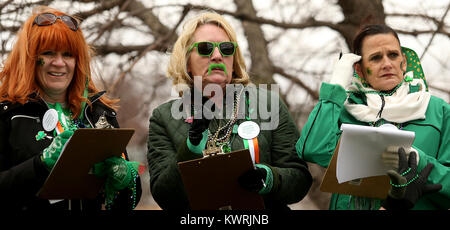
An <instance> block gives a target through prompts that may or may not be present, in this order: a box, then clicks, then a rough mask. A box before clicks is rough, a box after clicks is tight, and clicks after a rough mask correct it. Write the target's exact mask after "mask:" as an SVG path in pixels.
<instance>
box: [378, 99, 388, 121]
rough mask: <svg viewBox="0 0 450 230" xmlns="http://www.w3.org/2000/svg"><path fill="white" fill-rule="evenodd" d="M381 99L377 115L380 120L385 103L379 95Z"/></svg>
mask: <svg viewBox="0 0 450 230" xmlns="http://www.w3.org/2000/svg"><path fill="white" fill-rule="evenodd" d="M380 97H381V109H380V111H379V112H378V114H377V117H379V118H381V114H382V113H383V109H384V105H385V104H386V102H385V101H384V96H383V95H380Z"/></svg>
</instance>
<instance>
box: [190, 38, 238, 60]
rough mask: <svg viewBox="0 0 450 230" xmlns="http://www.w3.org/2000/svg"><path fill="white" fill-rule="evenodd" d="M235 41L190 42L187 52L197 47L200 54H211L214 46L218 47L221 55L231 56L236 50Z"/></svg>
mask: <svg viewBox="0 0 450 230" xmlns="http://www.w3.org/2000/svg"><path fill="white" fill-rule="evenodd" d="M237 46H238V45H237V43H236V42H206V41H205V42H196V43H194V44H192V46H191V47H190V48H189V50H188V52H191V50H192V49H193V48H194V47H197V53H198V54H199V55H200V56H208V57H209V56H211V54H212V53H213V52H214V49H215V48H216V47H219V51H220V53H221V54H222V56H224V57H226V56H233V55H234V52H236V47H237Z"/></svg>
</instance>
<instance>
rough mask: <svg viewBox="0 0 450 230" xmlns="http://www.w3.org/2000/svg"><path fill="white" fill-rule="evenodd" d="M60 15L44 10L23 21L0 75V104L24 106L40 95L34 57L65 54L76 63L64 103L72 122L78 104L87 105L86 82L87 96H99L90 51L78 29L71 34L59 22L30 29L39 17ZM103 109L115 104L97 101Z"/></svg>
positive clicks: (36, 58) (113, 106)
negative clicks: (70, 56) (47, 52)
mask: <svg viewBox="0 0 450 230" xmlns="http://www.w3.org/2000/svg"><path fill="white" fill-rule="evenodd" d="M44 12H45V13H53V14H55V15H63V14H65V13H63V12H61V11H59V10H56V9H53V8H50V7H46V6H39V7H36V8H34V9H33V14H32V15H31V16H30V17H29V18H28V19H27V20H26V21H25V23H24V24H23V26H22V28H21V30H20V31H19V33H18V35H17V41H16V43H15V45H14V47H13V49H12V50H11V53H10V54H9V55H8V58H7V59H6V61H5V65H4V68H3V70H2V71H1V72H0V82H1V84H0V97H1V101H4V100H7V101H10V102H13V103H16V102H17V103H20V104H25V103H26V102H27V101H28V100H29V99H34V98H29V96H30V95H32V94H33V93H42V89H41V88H40V86H39V84H38V82H37V74H36V71H35V69H36V62H37V60H38V55H39V54H40V53H41V52H42V51H45V50H68V51H69V52H70V53H71V54H73V56H74V57H75V60H76V67H75V73H74V76H73V79H72V82H71V83H70V85H69V87H68V89H67V103H68V105H69V107H70V110H71V111H72V113H73V118H76V117H77V116H79V115H80V114H81V109H82V108H81V103H82V102H87V103H90V102H89V101H87V98H84V97H83V92H84V90H85V87H86V81H87V80H89V82H88V91H89V94H91V95H92V94H95V93H97V92H99V90H97V88H96V87H95V85H94V83H93V81H92V78H91V76H90V75H91V67H90V62H91V56H92V55H93V53H94V52H93V50H92V49H91V47H90V46H89V45H88V44H87V43H86V40H85V39H84V36H83V33H82V31H81V28H78V30H77V31H72V30H71V29H69V27H67V26H66V25H65V24H64V23H63V22H62V21H61V20H56V22H55V23H54V24H53V25H51V26H37V25H36V26H34V25H33V21H34V19H35V18H36V16H38V15H39V14H41V13H44ZM100 101H102V102H103V103H104V104H105V105H107V106H109V107H111V108H113V109H116V108H117V107H116V106H115V105H114V104H115V103H117V102H118V100H110V99H108V98H106V97H102V98H100Z"/></svg>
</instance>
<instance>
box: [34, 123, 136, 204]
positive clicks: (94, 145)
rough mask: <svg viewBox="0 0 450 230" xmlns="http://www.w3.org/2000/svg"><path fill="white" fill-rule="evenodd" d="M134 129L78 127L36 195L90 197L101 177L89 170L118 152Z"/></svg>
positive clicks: (95, 192) (92, 196)
mask: <svg viewBox="0 0 450 230" xmlns="http://www.w3.org/2000/svg"><path fill="white" fill-rule="evenodd" d="M133 133H134V129H127V128H117V129H92V128H89V129H77V130H76V131H75V132H74V134H73V135H72V137H70V139H69V140H68V141H67V142H66V144H65V145H64V148H63V151H62V152H61V155H60V157H59V158H58V160H57V161H56V164H55V166H54V167H53V169H52V171H51V172H50V174H49V176H48V177H47V179H46V181H45V183H44V185H43V186H42V188H41V189H40V190H39V192H38V194H37V196H38V197H40V198H43V199H93V198H95V197H97V196H98V193H99V191H100V189H101V188H102V187H103V184H104V179H101V178H97V177H96V176H95V175H93V174H90V173H89V171H90V170H91V168H92V167H93V166H94V164H96V163H98V162H101V161H104V160H105V159H107V158H109V157H112V156H119V157H120V156H121V155H122V153H123V152H125V149H126V146H127V144H128V142H129V141H130V139H131V137H132V136H133Z"/></svg>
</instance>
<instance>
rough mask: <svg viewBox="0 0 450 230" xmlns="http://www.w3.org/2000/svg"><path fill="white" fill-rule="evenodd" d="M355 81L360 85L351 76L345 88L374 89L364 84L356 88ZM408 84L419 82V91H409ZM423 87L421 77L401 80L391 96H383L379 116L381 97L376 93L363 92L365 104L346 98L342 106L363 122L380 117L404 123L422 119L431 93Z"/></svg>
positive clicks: (376, 119) (372, 120)
mask: <svg viewBox="0 0 450 230" xmlns="http://www.w3.org/2000/svg"><path fill="white" fill-rule="evenodd" d="M409 73H411V72H409ZM409 73H408V74H409ZM355 83H357V84H359V85H360V86H362V84H361V81H360V80H359V79H358V78H353V84H351V85H350V86H349V87H347V89H346V90H348V91H364V92H367V91H375V90H374V89H373V88H370V87H364V86H362V87H361V89H358V88H357V86H355ZM410 84H411V85H417V84H420V89H419V91H418V92H415V93H409V85H410ZM425 88H426V87H425V83H424V81H423V80H422V79H413V80H412V82H405V81H403V82H402V85H401V86H400V87H399V88H398V89H397V90H396V91H395V92H394V93H393V94H392V95H391V96H384V101H385V104H384V107H383V110H382V113H381V117H380V116H379V112H380V110H381V108H382V99H381V97H380V95H378V94H372V93H365V95H366V97H367V105H364V104H350V103H349V102H348V99H347V100H346V101H345V103H344V106H345V108H346V109H347V111H348V112H349V113H350V114H351V115H353V116H354V117H355V118H356V119H358V120H360V121H364V122H376V121H378V120H380V119H385V120H387V121H390V122H395V123H404V122H407V121H411V120H416V119H424V118H425V112H426V111H427V108H428V102H429V101H430V98H431V94H430V93H429V92H427V91H426V89H425Z"/></svg>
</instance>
